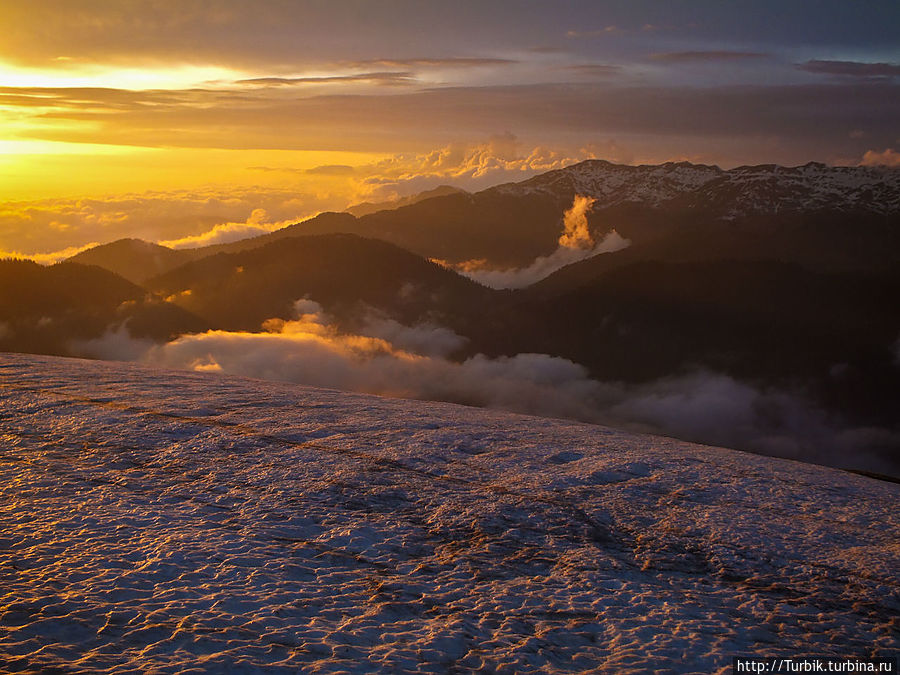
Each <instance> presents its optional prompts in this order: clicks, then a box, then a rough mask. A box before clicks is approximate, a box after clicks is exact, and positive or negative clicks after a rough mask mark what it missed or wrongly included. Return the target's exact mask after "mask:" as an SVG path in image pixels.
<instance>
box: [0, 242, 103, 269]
mask: <svg viewBox="0 0 900 675" xmlns="http://www.w3.org/2000/svg"><path fill="white" fill-rule="evenodd" d="M94 246H97V242H95V241H92V242H90V243H89V244H84V245H82V246H69V247H68V248H64V249H60V250H58V251H49V252H45V253H22V252H20V251H5V250H3V249H0V260H7V259H9V258H17V259H20V260H24V259H28V260H33V261H34V262H36V263H38V264H41V265H53V264H54V263H58V262H60V261H63V260H66V259H68V258H71V257H72V256H73V255H78V254H79V253H81V252H82V251H86V250H88V249H89V248H93V247H94Z"/></svg>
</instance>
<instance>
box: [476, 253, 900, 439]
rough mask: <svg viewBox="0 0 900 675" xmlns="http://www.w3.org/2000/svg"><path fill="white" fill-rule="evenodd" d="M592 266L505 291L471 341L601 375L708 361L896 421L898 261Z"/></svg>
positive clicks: (679, 369)
mask: <svg viewBox="0 0 900 675" xmlns="http://www.w3.org/2000/svg"><path fill="white" fill-rule="evenodd" d="M623 253H624V252H623ZM613 255H618V254H610V256H609V257H610V258H612V256H613ZM601 257H605V256H601ZM594 272H595V275H594V276H593V277H592V278H590V279H589V280H587V281H584V282H583V283H580V284H579V285H575V286H569V287H562V286H561V285H560V284H557V283H555V282H557V281H558V280H556V279H549V280H548V282H551V281H552V282H554V283H552V284H551V283H544V284H541V285H540V286H539V287H533V288H531V289H526V290H525V291H522V292H519V293H515V294H511V295H508V296H506V297H512V298H514V301H513V302H512V303H511V304H510V305H509V306H507V307H506V308H505V310H504V311H505V314H504V316H503V318H502V319H500V320H499V321H501V322H502V324H503V325H504V326H505V331H504V332H503V333H502V334H491V333H490V331H488V330H485V331H483V332H481V333H480V334H479V335H474V336H471V337H472V340H473V343H474V344H479V345H480V346H482V347H484V348H485V350H486V351H488V352H489V353H492V354H499V353H514V352H520V351H534V352H544V353H551V354H556V355H559V356H563V357H566V358H569V359H571V360H573V361H575V362H577V363H581V364H583V365H585V366H586V367H588V369H589V370H590V372H591V374H592V375H593V376H594V377H596V378H598V379H602V380H623V381H631V382H646V381H650V380H655V379H658V378H661V377H666V376H670V375H673V374H678V373H683V372H686V371H689V370H692V369H697V368H705V369H708V370H712V371H715V372H720V373H727V374H730V375H732V376H734V377H736V378H737V379H740V380H742V381H748V382H753V383H754V384H757V385H759V386H761V387H766V386H778V387H782V388H796V387H800V388H802V389H804V390H805V393H807V394H809V395H810V396H812V397H813V398H814V399H815V400H817V401H818V402H820V403H821V404H822V405H825V406H827V407H828V408H829V409H830V410H832V411H834V412H835V414H852V415H854V416H856V417H858V418H859V419H864V420H866V421H869V422H872V423H879V424H887V425H895V424H896V420H897V417H896V414H897V411H898V410H900V369H898V368H897V364H896V358H897V353H896V345H897V341H898V337H900V305H898V303H897V298H898V297H900V267H898V268H895V269H894V270H893V271H892V272H884V273H881V274H863V273H847V272H840V273H838V272H820V271H812V270H809V269H806V268H804V267H802V266H800V265H798V264H795V263H782V262H776V261H752V260H716V261H694V262H669V261H637V262H633V261H631V262H628V261H626V262H621V263H620V264H618V265H609V266H607V269H605V270H603V271H600V270H596V269H595V270H594Z"/></svg>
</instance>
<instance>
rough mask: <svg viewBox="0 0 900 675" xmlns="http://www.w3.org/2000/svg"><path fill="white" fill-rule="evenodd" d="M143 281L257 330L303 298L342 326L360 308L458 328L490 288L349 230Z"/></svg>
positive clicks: (205, 312)
mask: <svg viewBox="0 0 900 675" xmlns="http://www.w3.org/2000/svg"><path fill="white" fill-rule="evenodd" d="M146 285H147V287H148V288H149V289H151V290H152V291H154V292H155V293H157V294H158V295H159V296H160V297H168V296H172V297H173V301H174V302H176V303H178V304H179V305H180V306H181V307H184V308H185V309H187V310H189V311H191V312H192V313H195V314H197V315H198V316H200V317H203V318H204V319H205V320H207V321H208V322H210V323H211V324H212V325H214V326H216V327H217V328H226V329H230V330H258V329H259V327H260V325H261V324H262V322H263V321H265V320H266V319H269V318H273V317H277V318H283V319H290V318H294V309H293V303H294V302H295V301H296V300H298V299H300V298H303V297H309V298H311V299H313V300H315V301H316V302H319V303H321V304H322V305H323V306H324V307H325V308H326V309H327V310H328V311H329V312H330V313H332V314H333V315H335V316H336V317H337V318H338V319H340V320H341V321H342V322H344V324H345V325H350V324H352V323H353V322H354V320H355V319H356V318H358V316H359V315H360V312H364V311H365V309H366V307H370V308H376V309H378V310H381V311H383V312H385V313H387V314H389V315H391V316H393V317H395V318H397V319H398V320H400V321H402V322H404V323H407V324H414V323H417V322H420V321H425V320H428V319H432V320H435V321H438V322H441V323H444V324H446V325H452V326H455V327H457V328H464V327H465V326H466V324H467V323H468V321H475V320H476V317H478V316H479V315H480V313H481V309H482V308H483V307H485V306H486V305H487V304H488V303H489V302H490V300H491V298H492V297H493V295H494V294H495V292H494V291H491V290H490V289H486V288H484V287H482V286H480V285H478V284H476V283H474V282H472V281H470V280H468V279H466V278H464V277H461V276H459V275H458V274H456V273H455V272H452V271H450V270H447V269H445V268H443V267H441V266H439V265H436V264H434V263H432V262H429V261H427V260H424V259H422V258H420V257H419V256H416V255H414V254H412V253H410V252H408V251H405V250H403V249H401V248H398V247H396V246H394V245H392V244H388V243H385V242H383V241H377V240H372V239H364V238H361V237H358V236H355V235H348V234H330V235H316V236H307V237H291V238H286V239H283V240H281V241H274V242H270V243H269V244H267V245H265V246H262V247H259V248H254V249H251V250H247V251H239V252H236V253H219V254H217V255H213V256H208V257H206V258H203V259H201V260H197V261H194V262H190V263H187V264H185V265H183V266H181V267H179V268H178V269H175V270H172V271H170V272H168V273H166V274H163V275H161V276H158V277H155V278H153V279H150V280H149V281H148V282H147V284H146Z"/></svg>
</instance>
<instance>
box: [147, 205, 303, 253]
mask: <svg viewBox="0 0 900 675" xmlns="http://www.w3.org/2000/svg"><path fill="white" fill-rule="evenodd" d="M268 218H269V214H267V213H266V210H265V209H253V212H252V213H251V214H250V216H249V217H248V218H247V220H246V221H245V222H243V223H220V224H218V225H216V226H215V227H213V228H212V229H210V230H207V231H206V232H201V233H200V234H192V235H188V236H186V237H180V238H178V239H165V240H161V241H157V242H156V243H158V244H159V245H160V246H168V247H169V248H175V249H179V248H198V247H200V246H213V245H215V244H227V243H229V242H232V241H238V240H240V239H247V238H249V237H256V236H259V235H261V234H268V233H269V232H273V231H275V230H279V229H281V228H282V227H287V226H288V225H290V224H291V221H280V222H267V221H268Z"/></svg>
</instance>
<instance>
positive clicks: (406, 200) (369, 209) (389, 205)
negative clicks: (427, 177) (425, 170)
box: [344, 185, 468, 218]
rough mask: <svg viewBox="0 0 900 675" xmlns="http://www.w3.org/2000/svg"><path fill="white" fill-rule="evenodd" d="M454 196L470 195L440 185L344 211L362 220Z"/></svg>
mask: <svg viewBox="0 0 900 675" xmlns="http://www.w3.org/2000/svg"><path fill="white" fill-rule="evenodd" d="M453 194H468V193H467V192H466V191H465V190H461V189H460V188H457V187H453V186H452V185H438V186H437V187H436V188H434V189H432V190H425V191H424V192H419V193H418V194H414V195H410V196H408V197H400V198H398V199H391V200H388V201H384V202H362V203H360V204H354V205H353V206H349V207H347V208H346V209H344V210H345V211H346V212H347V213H349V214H351V215H353V216H356V217H357V218H362V217H363V216H368V215H369V214H372V213H378V212H379V211H393V210H394V209H399V208H400V207H401V206H409V205H410V204H417V203H419V202H422V201H425V200H426V199H431V198H432V197H443V196H444V195H453Z"/></svg>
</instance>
